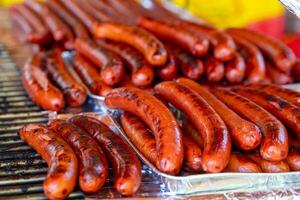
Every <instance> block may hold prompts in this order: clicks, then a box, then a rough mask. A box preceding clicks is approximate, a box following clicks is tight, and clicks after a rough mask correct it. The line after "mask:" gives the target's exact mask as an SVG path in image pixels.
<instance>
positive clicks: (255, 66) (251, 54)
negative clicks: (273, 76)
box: [231, 34, 266, 83]
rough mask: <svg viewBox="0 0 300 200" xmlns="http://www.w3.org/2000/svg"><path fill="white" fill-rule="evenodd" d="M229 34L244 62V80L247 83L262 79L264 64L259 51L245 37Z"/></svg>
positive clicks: (264, 70)
mask: <svg viewBox="0 0 300 200" xmlns="http://www.w3.org/2000/svg"><path fill="white" fill-rule="evenodd" d="M231 36H232V38H233V39H234V41H235V43H236V44H237V47H238V50H239V52H240V54H241V55H242V57H243V58H244V60H245V63H246V77H245V81H246V82H248V83H256V82H261V81H263V80H264V79H265V76H266V66H265V61H264V57H263V55H262V53H261V51H260V50H259V49H258V48H257V47H256V46H255V45H254V44H252V43H251V42H249V41H248V40H246V39H245V38H243V37H240V36H238V35H234V34H232V35H231Z"/></svg>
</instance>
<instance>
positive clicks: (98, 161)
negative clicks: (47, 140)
mask: <svg viewBox="0 0 300 200" xmlns="http://www.w3.org/2000/svg"><path fill="white" fill-rule="evenodd" d="M49 129H50V130H52V131H54V132H56V133H57V135H59V136H61V137H62V138H63V139H64V140H65V141H66V142H67V143H68V144H69V145H70V146H71V147H72V148H73V149H74V151H75V153H76V155H77V156H78V160H79V186H80V188H81V189H82V190H83V191H84V192H87V193H94V192H97V191H99V190H100V188H101V187H102V186H103V185H104V183H105V181H106V179H107V177H108V164H107V160H106V157H105V155H104V153H103V151H102V149H101V148H100V146H99V145H98V144H97V142H96V141H95V140H94V139H93V138H92V137H91V136H90V135H89V134H88V133H86V132H85V131H84V130H82V129H81V128H79V127H77V126H75V125H74V124H72V123H68V122H66V121H63V120H54V121H52V122H51V123H50V124H49Z"/></svg>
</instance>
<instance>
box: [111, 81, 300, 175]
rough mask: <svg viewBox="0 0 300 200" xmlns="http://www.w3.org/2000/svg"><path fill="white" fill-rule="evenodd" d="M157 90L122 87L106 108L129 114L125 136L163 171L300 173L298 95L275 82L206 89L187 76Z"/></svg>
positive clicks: (124, 124) (123, 122)
mask: <svg viewBox="0 0 300 200" xmlns="http://www.w3.org/2000/svg"><path fill="white" fill-rule="evenodd" d="M154 91H155V95H150V94H149V93H147V92H145V91H143V90H141V89H137V88H126V87H125V88H118V89H114V90H113V91H112V92H111V93H109V94H108V95H107V96H106V97H105V103H106V105H107V106H108V107H109V108H113V109H121V110H124V111H125V112H124V113H123V115H122V116H121V119H120V123H121V125H122V128H123V130H124V132H125V133H126V135H127V137H128V138H129V139H130V141H131V142H132V143H133V144H134V145H135V147H136V148H137V149H138V150H139V151H140V152H141V153H142V154H143V155H144V157H145V158H146V159H147V160H148V161H149V162H151V163H152V164H153V165H154V166H156V168H157V169H159V170H160V171H161V172H164V173H167V174H172V175H177V174H178V173H179V172H180V171H181V170H182V169H186V170H188V171H190V172H192V173H203V172H207V173H218V172H244V173H257V172H268V173H275V172H287V171H299V170H300V149H299V147H300V145H299V144H300V143H299V142H298V141H299V139H300V121H299V120H300V93H298V92H296V91H293V90H289V89H285V88H283V87H280V86H277V85H272V84H249V85H243V86H234V87H230V88H222V87H207V86H203V85H200V84H198V83H197V82H195V81H193V80H190V79H187V78H179V79H177V80H175V81H165V82H161V83H159V84H157V85H156V86H155V87H154ZM169 104H171V105H172V106H173V107H175V108H176V109H177V110H179V111H181V113H182V114H183V115H184V117H183V119H181V120H180V121H178V119H176V118H175V117H174V115H173V113H172V111H171V110H170V109H169V108H170V107H169V106H168V105H169Z"/></svg>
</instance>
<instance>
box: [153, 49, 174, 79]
mask: <svg viewBox="0 0 300 200" xmlns="http://www.w3.org/2000/svg"><path fill="white" fill-rule="evenodd" d="M168 55H169V57H168V61H167V63H166V64H165V65H164V66H163V67H161V68H159V69H157V74H158V76H159V78H160V79H161V80H164V81H170V80H173V79H174V78H176V76H177V74H178V63H177V60H176V58H175V55H174V54H173V53H172V52H171V51H168Z"/></svg>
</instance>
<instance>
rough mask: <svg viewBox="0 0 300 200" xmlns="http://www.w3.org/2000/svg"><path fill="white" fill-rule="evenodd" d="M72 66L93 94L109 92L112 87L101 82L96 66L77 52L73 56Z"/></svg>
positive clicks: (102, 94)
mask: <svg viewBox="0 0 300 200" xmlns="http://www.w3.org/2000/svg"><path fill="white" fill-rule="evenodd" d="M73 67H74V69H75V71H76V72H77V74H78V75H79V77H80V78H81V79H82V80H83V82H84V83H85V84H86V85H87V86H88V88H89V89H90V90H91V92H92V93H93V94H95V95H98V96H105V95H107V94H108V93H109V92H111V90H112V87H110V86H108V85H106V84H105V83H103V81H102V80H101V78H100V76H99V72H98V71H97V70H96V67H95V66H94V65H93V64H92V63H90V62H89V61H88V60H87V59H85V58H84V57H83V56H81V55H80V54H78V53H77V54H75V56H74V58H73Z"/></svg>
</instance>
